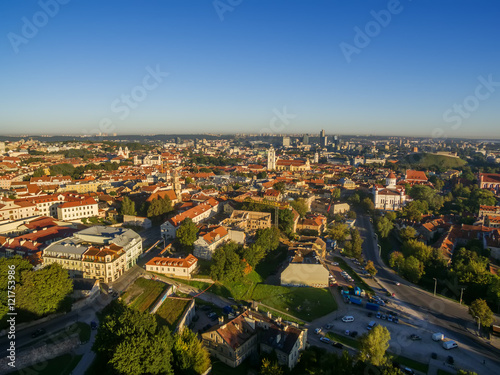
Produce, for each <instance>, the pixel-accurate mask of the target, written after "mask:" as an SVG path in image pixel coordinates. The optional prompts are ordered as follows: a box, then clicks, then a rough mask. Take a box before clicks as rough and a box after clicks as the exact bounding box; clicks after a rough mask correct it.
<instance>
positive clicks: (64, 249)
mask: <svg viewBox="0 0 500 375" xmlns="http://www.w3.org/2000/svg"><path fill="white" fill-rule="evenodd" d="M141 253H142V239H141V237H140V236H139V235H138V234H137V233H135V232H134V231H133V230H131V229H125V228H111V227H105V226H93V227H90V228H87V229H84V230H82V231H79V232H77V233H75V234H74V235H73V236H72V237H69V238H65V239H63V240H61V241H57V242H54V243H52V244H50V245H49V246H48V247H47V248H46V249H44V250H43V255H42V259H43V263H44V264H52V263H58V264H60V265H61V266H62V267H63V268H65V269H67V270H68V272H69V274H70V275H71V276H72V277H83V278H90V279H98V280H100V281H102V282H106V283H109V282H113V281H115V280H116V279H118V278H119V277H120V276H121V275H122V274H123V273H124V272H126V271H127V270H128V269H129V268H131V267H133V266H134V265H135V264H136V263H137V259H138V258H139V255H140V254H141Z"/></svg>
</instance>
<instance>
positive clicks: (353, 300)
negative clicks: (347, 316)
mask: <svg viewBox="0 0 500 375" xmlns="http://www.w3.org/2000/svg"><path fill="white" fill-rule="evenodd" d="M349 302H350V303H354V304H355V305H361V304H362V303H363V300H362V299H361V298H358V297H354V296H349Z"/></svg>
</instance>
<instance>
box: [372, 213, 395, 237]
mask: <svg viewBox="0 0 500 375" xmlns="http://www.w3.org/2000/svg"><path fill="white" fill-rule="evenodd" d="M375 226H376V228H377V232H379V233H380V237H382V238H387V237H388V236H389V233H391V230H392V228H394V224H393V223H392V221H390V220H389V219H387V218H386V217H385V216H383V217H381V218H379V219H378V220H377V221H376V222H375Z"/></svg>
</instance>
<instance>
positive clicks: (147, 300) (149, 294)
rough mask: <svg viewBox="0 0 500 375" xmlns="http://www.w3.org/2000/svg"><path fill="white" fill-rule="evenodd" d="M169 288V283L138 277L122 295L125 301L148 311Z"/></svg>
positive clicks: (138, 308)
mask: <svg viewBox="0 0 500 375" xmlns="http://www.w3.org/2000/svg"><path fill="white" fill-rule="evenodd" d="M166 288H167V284H165V283H162V282H160V281H153V280H148V279H144V278H142V277H140V278H138V279H137V280H136V281H135V282H134V283H133V284H132V285H131V286H130V287H129V288H128V289H127V291H126V292H125V293H124V294H123V296H122V297H121V298H122V300H124V301H125V303H127V304H129V305H130V306H131V307H133V308H136V309H137V310H139V311H146V310H147V309H149V307H150V306H151V305H152V304H153V303H154V302H155V301H156V300H157V299H158V297H159V296H160V294H161V293H162V292H163V291H164V290H165V289H166Z"/></svg>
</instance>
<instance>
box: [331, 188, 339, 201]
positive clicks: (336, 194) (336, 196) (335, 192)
mask: <svg viewBox="0 0 500 375" xmlns="http://www.w3.org/2000/svg"><path fill="white" fill-rule="evenodd" d="M332 198H333V199H339V198H340V189H339V188H335V189H333V190H332Z"/></svg>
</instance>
